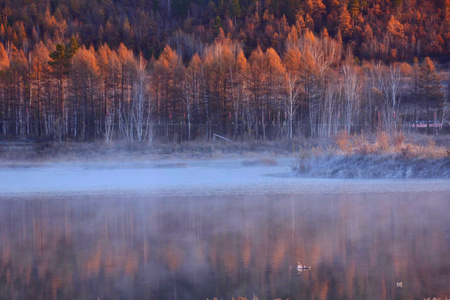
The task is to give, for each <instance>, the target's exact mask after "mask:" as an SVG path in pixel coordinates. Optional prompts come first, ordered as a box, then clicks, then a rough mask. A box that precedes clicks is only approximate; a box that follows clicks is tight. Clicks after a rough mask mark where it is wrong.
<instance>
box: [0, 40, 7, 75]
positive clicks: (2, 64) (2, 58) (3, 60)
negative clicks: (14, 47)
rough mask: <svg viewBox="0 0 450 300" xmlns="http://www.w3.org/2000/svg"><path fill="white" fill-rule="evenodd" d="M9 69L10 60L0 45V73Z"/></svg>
mask: <svg viewBox="0 0 450 300" xmlns="http://www.w3.org/2000/svg"><path fill="white" fill-rule="evenodd" d="M8 68H9V58H8V54H6V51H5V47H3V44H2V43H0V72H3V71H6V70H7V69H8Z"/></svg>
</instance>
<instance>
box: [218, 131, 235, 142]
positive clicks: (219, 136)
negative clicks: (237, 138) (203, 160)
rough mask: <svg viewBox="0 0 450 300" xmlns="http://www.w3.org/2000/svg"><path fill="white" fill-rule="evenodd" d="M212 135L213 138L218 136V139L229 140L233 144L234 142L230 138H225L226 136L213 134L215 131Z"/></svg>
mask: <svg viewBox="0 0 450 300" xmlns="http://www.w3.org/2000/svg"><path fill="white" fill-rule="evenodd" d="M214 137H215V138H220V139H222V140H225V141H227V142H230V143H232V144H234V142H233V141H232V140H230V139H227V138H226V137H223V136H221V135H218V134H215V133H214Z"/></svg>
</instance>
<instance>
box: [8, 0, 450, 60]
mask: <svg viewBox="0 0 450 300" xmlns="http://www.w3.org/2000/svg"><path fill="white" fill-rule="evenodd" d="M0 9H1V16H0V41H1V42H2V43H3V44H4V45H5V48H7V50H10V49H11V47H12V46H15V47H16V48H18V49H21V50H23V51H24V52H25V54H26V55H27V54H28V51H30V50H31V49H33V48H34V47H35V45H36V44H39V43H40V42H43V43H44V44H46V45H47V46H49V48H50V49H53V47H54V45H56V44H58V43H63V42H65V41H66V40H67V39H69V38H70V37H71V36H76V37H77V39H78V41H79V43H80V44H83V45H85V46H86V47H89V46H91V45H93V46H94V47H95V48H96V49H98V48H99V47H100V46H102V45H103V44H104V43H106V44H107V45H108V46H109V47H110V48H111V49H117V48H118V47H119V45H120V43H123V44H124V45H125V46H126V47H127V48H128V49H130V50H133V52H134V53H140V52H142V53H143V55H144V57H145V58H146V59H150V58H151V57H152V56H154V57H158V56H159V54H160V53H161V52H162V51H163V49H164V47H165V45H166V44H169V45H170V46H171V47H172V48H173V49H174V50H176V51H177V53H178V54H179V55H181V56H182V58H183V61H184V62H186V61H188V60H190V59H191V57H192V56H193V55H194V53H196V52H197V53H199V52H203V49H204V48H205V47H206V46H207V45H209V44H210V43H212V42H214V40H215V38H216V37H217V36H218V35H219V32H220V29H221V30H222V31H223V32H224V33H225V35H226V36H229V37H230V38H232V39H233V40H237V41H239V42H240V43H241V44H242V46H243V51H244V54H245V55H246V56H249V55H250V53H251V52H252V51H253V50H254V49H256V48H257V46H260V47H261V48H262V50H266V49H268V48H270V47H272V48H274V49H275V51H277V53H278V54H281V53H283V52H284V51H285V41H286V39H287V37H288V34H289V32H290V28H291V26H295V27H296V28H297V31H299V32H303V31H305V30H310V31H312V32H313V33H314V34H316V35H320V34H321V33H322V32H323V31H326V32H327V33H328V34H329V35H330V36H331V37H333V38H335V39H336V40H339V41H341V40H342V41H343V43H344V45H345V46H348V45H350V46H352V47H353V48H354V54H355V56H356V57H358V59H359V60H362V59H380V60H383V61H398V60H410V61H412V59H413V58H414V57H419V59H423V58H424V57H425V56H430V57H432V58H434V59H437V58H439V59H441V60H446V59H447V60H448V56H449V54H450V33H449V32H450V30H449V28H450V0H428V1H424V0H392V1H389V0H370V1H369V0H152V1H144V0H14V1H12V0H0ZM51 44H52V45H51Z"/></svg>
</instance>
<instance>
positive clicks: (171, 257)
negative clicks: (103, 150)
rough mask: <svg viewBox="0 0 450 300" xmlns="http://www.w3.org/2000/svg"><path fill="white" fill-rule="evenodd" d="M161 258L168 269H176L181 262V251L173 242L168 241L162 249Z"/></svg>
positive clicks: (182, 259)
mask: <svg viewBox="0 0 450 300" xmlns="http://www.w3.org/2000/svg"><path fill="white" fill-rule="evenodd" d="M162 258H163V261H164V263H165V265H166V266H167V267H168V268H169V271H171V272H174V271H176V270H177V269H178V268H179V266H180V265H181V264H182V263H183V261H184V257H183V251H182V250H181V249H180V248H179V247H178V245H176V244H174V243H170V244H169V245H167V247H165V248H164V249H163V250H162Z"/></svg>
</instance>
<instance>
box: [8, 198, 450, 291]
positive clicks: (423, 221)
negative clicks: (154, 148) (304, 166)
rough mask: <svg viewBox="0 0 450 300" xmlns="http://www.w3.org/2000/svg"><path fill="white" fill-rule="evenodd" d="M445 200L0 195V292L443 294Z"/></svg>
mask: <svg viewBox="0 0 450 300" xmlns="http://www.w3.org/2000/svg"><path fill="white" fill-rule="evenodd" d="M449 199H450V193H448V192H446V191H441V192H426V193H425V192H414V193H410V192H390V193H365V192H356V193H345V192H342V193H318V194H289V195H281V194H278V195H264V196H256V195H222V196H208V197H206V196H204V197H202V196H195V197H194V196H192V197H191V196H184V197H183V196H176V197H169V196H160V197H158V196H136V197H130V196H129V197H125V196H116V197H114V196H108V197H100V196H89V197H76V196H73V197H64V198H58V197H49V198H45V197H44V198H42V197H39V198H28V199H27V198H26V197H25V198H20V199H14V198H13V197H11V198H10V199H8V198H3V199H2V200H0V266H1V267H0V298H1V299H206V298H209V299H211V298H213V297H218V298H219V299H220V298H222V299H231V298H232V296H245V295H246V296H247V297H250V296H252V295H255V296H257V297H258V298H259V299H275V298H283V299H285V298H291V299H327V298H328V299H412V298H414V299H423V298H428V297H441V298H444V299H445V298H450V250H449V249H450V215H449V213H450V200H449ZM297 261H299V262H300V263H302V264H304V265H307V266H311V269H310V270H305V271H302V272H298V271H297V270H296V269H295V267H296V265H297ZM397 282H402V285H403V287H402V288H400V287H397V286H396V283H397Z"/></svg>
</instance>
